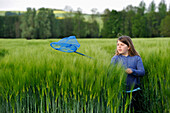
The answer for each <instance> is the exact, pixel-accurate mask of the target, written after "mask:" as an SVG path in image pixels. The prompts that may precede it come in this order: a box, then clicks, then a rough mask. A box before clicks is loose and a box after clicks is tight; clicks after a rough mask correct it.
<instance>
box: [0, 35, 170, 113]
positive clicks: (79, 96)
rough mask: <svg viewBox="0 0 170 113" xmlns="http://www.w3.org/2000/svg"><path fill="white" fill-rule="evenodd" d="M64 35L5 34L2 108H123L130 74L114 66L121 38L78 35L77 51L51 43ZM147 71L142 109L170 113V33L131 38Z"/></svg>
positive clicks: (0, 54)
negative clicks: (18, 36)
mask: <svg viewBox="0 0 170 113" xmlns="http://www.w3.org/2000/svg"><path fill="white" fill-rule="evenodd" d="M58 40H59V39H47V40H25V39H0V113H119V112H120V113H123V112H128V111H129V110H130V109H129V108H128V107H127V106H128V105H129V103H130V100H131V98H130V99H127V100H126V104H125V107H122V105H123V96H122V93H123V88H124V80H125V78H126V74H125V73H124V70H123V69H121V67H120V66H117V67H112V66H110V61H111V58H112V56H113V55H114V51H115V49H116V39H78V42H79V43H80V45H81V46H80V48H79V49H78V50H77V51H78V52H81V53H84V54H86V55H88V56H91V57H93V58H94V59H90V58H88V57H84V56H81V55H78V54H76V53H63V52H60V51H55V50H53V49H52V48H51V47H50V43H51V42H56V41H58ZM132 40H133V43H134V46H135V48H136V50H137V51H138V52H139V54H140V56H141V57H142V60H143V64H144V67H145V71H146V74H145V76H144V77H142V78H141V88H142V98H141V105H140V106H141V110H142V111H141V112H142V113H144V112H146V113H169V112H170V47H169V46H170V38H148V39H142V38H140V39H132Z"/></svg>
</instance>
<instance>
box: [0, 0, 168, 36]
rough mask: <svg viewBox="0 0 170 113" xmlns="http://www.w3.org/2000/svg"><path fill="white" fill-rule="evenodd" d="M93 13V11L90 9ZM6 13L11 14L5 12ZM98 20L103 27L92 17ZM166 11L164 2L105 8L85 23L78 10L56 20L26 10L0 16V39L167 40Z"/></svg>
mask: <svg viewBox="0 0 170 113" xmlns="http://www.w3.org/2000/svg"><path fill="white" fill-rule="evenodd" d="M93 11H94V10H93ZM8 14H11V13H10V12H8ZM98 16H100V17H102V21H103V27H102V29H100V24H101V23H98V22H97V20H96V18H97V17H98ZM169 26H170V9H169V11H167V5H166V3H165V1H164V0H161V2H160V3H159V5H158V8H157V6H156V5H155V3H154V1H152V2H151V3H150V5H149V7H148V8H146V4H145V3H144V1H141V3H140V4H139V6H138V7H134V6H132V5H129V6H127V7H126V8H125V9H123V10H122V11H116V10H111V11H110V10H109V9H105V11H104V14H101V15H98V14H97V13H95V11H94V13H93V14H91V16H90V20H89V21H87V20H85V16H84V15H83V14H82V12H81V9H78V10H77V11H76V12H70V13H66V14H65V15H64V19H57V18H56V17H55V14H54V13H53V10H52V9H48V8H40V9H38V10H35V9H34V8H33V9H32V8H27V11H26V13H23V14H19V15H15V14H11V15H10V16H9V15H6V16H0V38H27V39H47V38H62V37H67V36H70V35H75V36H76V37H78V38H100V37H102V38H112V37H117V36H118V34H122V35H129V36H131V37H170V28H169Z"/></svg>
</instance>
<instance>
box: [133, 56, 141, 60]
mask: <svg viewBox="0 0 170 113" xmlns="http://www.w3.org/2000/svg"><path fill="white" fill-rule="evenodd" d="M133 57H134V58H135V59H136V60H141V57H140V56H139V55H135V56H133Z"/></svg>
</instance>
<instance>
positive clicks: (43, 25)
mask: <svg viewBox="0 0 170 113" xmlns="http://www.w3.org/2000/svg"><path fill="white" fill-rule="evenodd" d="M49 12H50V11H49V9H45V8H40V9H39V10H38V14H37V15H36V21H35V27H36V28H37V33H38V38H41V39H45V38H49V37H50V36H51V23H50V19H49V15H48V14H49Z"/></svg>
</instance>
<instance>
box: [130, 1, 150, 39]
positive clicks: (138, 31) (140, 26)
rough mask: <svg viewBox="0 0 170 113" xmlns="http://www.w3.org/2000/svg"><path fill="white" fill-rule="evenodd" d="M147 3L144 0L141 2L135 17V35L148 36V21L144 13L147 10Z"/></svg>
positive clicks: (133, 29)
mask: <svg viewBox="0 0 170 113" xmlns="http://www.w3.org/2000/svg"><path fill="white" fill-rule="evenodd" d="M145 6H146V5H145V3H144V2H143V1H142V2H141V3H140V4H139V7H138V10H137V14H136V15H135V17H134V19H133V24H132V34H133V36H134V37H146V36H147V27H146V21H147V18H146V17H145V15H144V12H145V10H146V8H145Z"/></svg>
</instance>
